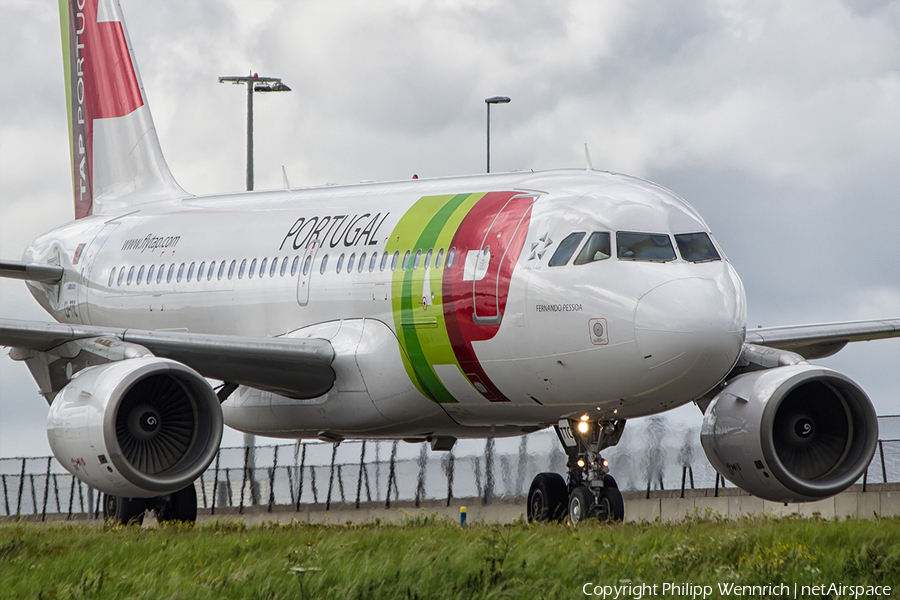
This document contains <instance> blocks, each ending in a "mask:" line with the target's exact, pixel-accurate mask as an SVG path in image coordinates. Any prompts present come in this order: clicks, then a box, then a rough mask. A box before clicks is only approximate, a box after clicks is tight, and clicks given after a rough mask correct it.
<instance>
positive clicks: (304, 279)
mask: <svg viewBox="0 0 900 600" xmlns="http://www.w3.org/2000/svg"><path fill="white" fill-rule="evenodd" d="M321 245H322V244H321V242H320V241H319V238H313V239H311V240H310V241H309V242H307V244H306V248H305V249H304V250H303V255H302V256H301V257H300V278H299V280H298V281H297V302H298V303H299V304H300V306H306V304H307V303H308V302H309V285H310V281H311V279H312V273H313V271H314V270H315V267H314V263H315V262H316V253H317V252H318V250H319V246H321Z"/></svg>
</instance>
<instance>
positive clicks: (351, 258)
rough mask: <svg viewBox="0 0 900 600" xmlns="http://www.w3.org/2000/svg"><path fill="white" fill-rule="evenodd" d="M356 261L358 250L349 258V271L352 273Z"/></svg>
mask: <svg viewBox="0 0 900 600" xmlns="http://www.w3.org/2000/svg"><path fill="white" fill-rule="evenodd" d="M354 262H356V252H354V253H353V254H351V255H350V258H348V259H347V272H348V273H350V272H352V271H353V263H354Z"/></svg>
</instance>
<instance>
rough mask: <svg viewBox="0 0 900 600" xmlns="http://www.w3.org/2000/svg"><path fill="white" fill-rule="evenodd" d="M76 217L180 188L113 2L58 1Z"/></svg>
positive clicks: (178, 193) (176, 192)
mask: <svg viewBox="0 0 900 600" xmlns="http://www.w3.org/2000/svg"><path fill="white" fill-rule="evenodd" d="M59 13H60V26H61V29H62V46H63V62H64V68H65V74H66V100H67V105H68V107H69V149H70V152H71V158H72V178H73V179H72V180H73V185H74V191H75V218H76V219H80V218H82V217H86V216H88V215H92V214H100V213H102V212H104V209H107V210H108V209H111V208H118V207H122V206H127V205H130V204H142V203H145V202H152V201H155V200H163V199H166V198H174V197H182V196H186V195H187V194H186V193H185V192H184V190H182V189H181V187H179V185H178V184H177V183H176V182H175V179H174V178H173V177H172V174H171V172H169V167H168V165H166V161H165V159H164V158H163V155H162V150H161V149H160V147H159V138H158V137H157V136H156V128H155V127H154V126H153V118H152V117H151V116H150V109H149V107H148V105H147V98H146V96H145V94H144V87H143V85H142V84H141V78H140V74H139V73H138V70H137V66H136V64H135V60H134V53H133V52H132V48H131V42H130V41H129V39H128V33H127V31H126V30H125V23H124V20H123V19H122V9H121V7H120V6H119V2H118V0H59Z"/></svg>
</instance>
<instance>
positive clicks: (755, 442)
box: [700, 363, 878, 502]
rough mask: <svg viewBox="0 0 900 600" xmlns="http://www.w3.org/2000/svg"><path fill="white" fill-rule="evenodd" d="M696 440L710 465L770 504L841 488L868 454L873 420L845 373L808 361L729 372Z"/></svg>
mask: <svg viewBox="0 0 900 600" xmlns="http://www.w3.org/2000/svg"><path fill="white" fill-rule="evenodd" d="M700 440H701V442H702V444H703V449H704V450H705V451H706V456H707V458H709V461H710V462H711V463H712V465H713V467H715V469H716V470H717V471H718V472H719V473H721V474H722V475H724V476H725V478H726V479H728V480H729V481H730V482H732V483H733V484H734V485H736V486H738V487H739V488H741V489H743V490H745V491H747V492H750V493H751V494H753V495H755V496H759V497H761V498H765V499H766V500H773V501H776V502H809V501H813V500H820V499H822V498H825V497H828V496H832V495H834V494H837V493H839V492H842V491H843V490H845V489H847V488H848V487H849V486H851V485H852V484H853V483H854V482H856V481H857V480H858V479H859V478H860V477H861V476H862V475H863V473H864V472H865V470H866V468H867V467H868V465H869V462H870V461H871V460H872V456H873V455H874V454H875V446H876V444H877V441H878V421H877V419H876V415H875V409H874V407H873V406H872V402H871V401H870V400H869V397H868V396H867V395H866V393H865V392H864V391H863V390H862V389H861V388H860V387H859V386H858V385H857V384H856V383H854V382H853V381H851V380H850V379H849V378H847V377H845V376H844V375H841V374H840V373H838V372H836V371H833V370H831V369H828V368H824V367H818V366H814V365H810V364H808V363H804V364H797V365H791V366H784V367H778V368H773V369H768V370H763V371H754V372H751V373H746V374H743V375H739V376H737V377H735V378H734V379H733V380H731V381H730V382H728V385H727V386H726V387H725V388H724V390H723V391H721V392H719V394H717V395H716V396H715V398H713V400H712V402H710V404H709V406H708V407H707V409H706V412H705V414H704V417H703V428H702V430H701V434H700Z"/></svg>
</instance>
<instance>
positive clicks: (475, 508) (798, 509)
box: [198, 483, 900, 525]
mask: <svg viewBox="0 0 900 600" xmlns="http://www.w3.org/2000/svg"><path fill="white" fill-rule="evenodd" d="M715 494H716V492H715V490H713V489H708V490H685V494H684V495H685V497H684V498H681V497H680V496H681V493H680V491H677V490H676V491H663V492H651V493H650V498H647V497H646V493H645V492H627V493H625V494H623V496H624V498H625V520H626V521H628V522H641V521H650V522H652V521H656V520H657V519H658V520H660V521H664V522H676V521H680V520H684V519H685V518H687V517H689V516H699V517H708V518H715V517H720V518H726V519H737V518H740V517H746V516H758V515H771V516H775V517H783V516H790V515H799V516H802V517H811V516H813V515H815V514H818V515H819V516H821V517H822V518H825V519H831V518H834V517H840V518H859V519H871V518H874V517H894V516H900V484H897V483H888V484H877V485H868V486H867V487H866V491H865V492H863V491H862V486H854V487H852V488H850V489H849V490H848V491H846V492H844V493H842V494H838V495H837V496H834V497H832V498H828V499H826V500H820V501H818V502H806V503H800V504H789V505H787V506H785V505H784V504H780V503H777V502H769V501H767V500H762V499H760V498H756V497H754V496H750V495H747V494H746V493H742V492H739V491H738V490H735V489H732V488H729V489H724V490H723V489H720V490H719V492H718V496H716V495H715ZM462 506H465V507H466V520H467V522H468V523H511V522H513V521H516V520H518V519H524V518H525V499H524V498H519V499H512V500H507V499H498V500H496V501H494V502H492V503H491V504H490V505H487V506H485V505H483V504H482V502H481V499H480V498H464V499H454V500H453V501H452V502H451V503H450V506H449V507H448V506H447V503H446V501H427V502H423V503H421V505H420V506H419V507H416V506H415V504H414V503H413V502H395V503H392V505H391V508H385V506H384V504H383V503H363V504H361V505H360V508H359V509H357V508H355V504H341V503H333V504H332V505H331V508H330V509H329V510H327V511H326V510H325V507H324V505H321V504H314V505H301V506H300V510H299V511H295V510H293V507H290V506H273V507H272V510H271V512H270V511H269V510H268V509H267V507H265V506H255V507H250V508H244V511H243V513H239V512H238V510H237V509H234V508H227V509H219V510H216V513H215V514H214V515H210V514H209V512H210V511H208V510H201V511H200V516H199V517H198V520H199V522H201V523H202V522H208V521H212V520H216V519H235V518H237V519H242V520H245V521H247V522H248V523H249V524H254V523H262V522H266V521H273V522H282V523H289V522H291V521H292V520H296V521H299V522H304V523H321V524H332V525H334V524H344V523H360V522H365V521H372V520H375V519H380V520H382V521H388V522H402V521H404V520H409V519H416V518H425V517H437V518H443V519H448V520H451V521H453V522H458V521H459V514H460V507H462Z"/></svg>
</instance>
